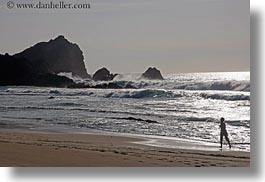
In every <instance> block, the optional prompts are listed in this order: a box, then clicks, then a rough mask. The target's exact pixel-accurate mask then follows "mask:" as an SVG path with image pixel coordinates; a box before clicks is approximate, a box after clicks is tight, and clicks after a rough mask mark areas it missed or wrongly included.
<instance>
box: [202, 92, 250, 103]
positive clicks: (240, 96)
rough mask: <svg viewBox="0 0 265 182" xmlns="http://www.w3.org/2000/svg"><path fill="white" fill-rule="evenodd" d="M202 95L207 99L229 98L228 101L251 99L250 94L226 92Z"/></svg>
mask: <svg viewBox="0 0 265 182" xmlns="http://www.w3.org/2000/svg"><path fill="white" fill-rule="evenodd" d="M200 96H201V97H202V98H205V99H216V100H227V101H240V100H250V96H249V95H243V94H238V95H225V94H209V93H201V94H200Z"/></svg>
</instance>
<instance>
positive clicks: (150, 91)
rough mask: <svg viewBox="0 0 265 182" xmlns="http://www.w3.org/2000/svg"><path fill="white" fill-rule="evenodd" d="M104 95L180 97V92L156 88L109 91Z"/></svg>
mask: <svg viewBox="0 0 265 182" xmlns="http://www.w3.org/2000/svg"><path fill="white" fill-rule="evenodd" d="M105 97H107V98H109V97H112V98H134V99H141V98H176V97H181V94H175V93H174V92H172V91H166V90H157V89H145V90H137V91H127V92H115V91H114V92H111V93H107V94H106V95H105Z"/></svg>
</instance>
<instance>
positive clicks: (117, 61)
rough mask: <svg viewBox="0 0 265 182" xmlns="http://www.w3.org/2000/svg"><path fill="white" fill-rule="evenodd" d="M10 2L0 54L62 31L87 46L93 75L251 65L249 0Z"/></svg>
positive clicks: (1, 12)
mask: <svg viewBox="0 0 265 182" xmlns="http://www.w3.org/2000/svg"><path fill="white" fill-rule="evenodd" d="M8 1H9V0H1V2H0V25H1V27H0V53H1V54H3V53H6V52H8V53H10V54H14V53H17V52H20V51H22V50H24V49H25V48H27V47H29V46H31V45H33V44H35V43H37V42H39V41H48V40H49V39H53V38H55V37H57V36H58V35H60V34H63V35H64V36H65V37H66V38H67V39H68V40H70V41H71V42H75V43H77V44H78V45H79V46H80V48H81V49H82V50H83V52H84V56H85V63H86V67H87V70H88V72H89V73H94V72H95V71H96V70H97V69H98V68H101V67H103V66H104V67H107V68H109V69H110V70H111V71H112V72H120V73H126V72H127V73H128V72H138V73H139V72H143V71H144V70H145V69H146V68H147V67H149V66H156V67H158V68H159V69H160V70H161V71H162V72H163V73H178V72H203V71H248V70H249V56H250V51H249V49H250V43H249V41H250V38H249V34H250V30H249V0H231V1H229V0H97V1H96V0H76V1H72V0H65V1H64V2H67V3H69V2H81V3H84V2H85V3H90V4H91V9H88V10H26V9H24V10H18V9H12V10H9V9H7V8H6V2H8ZM45 1H46V2H50V0H42V2H43V3H44V2H45ZM59 1H60V0H58V1H56V0H54V1H53V2H59ZM14 2H20V3H22V2H29V3H31V2H34V1H33V0H14ZM35 2H38V1H35Z"/></svg>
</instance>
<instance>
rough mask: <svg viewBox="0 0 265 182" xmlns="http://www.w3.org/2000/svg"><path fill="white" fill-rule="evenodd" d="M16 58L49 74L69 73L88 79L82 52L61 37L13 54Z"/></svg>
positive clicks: (75, 45)
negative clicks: (39, 67)
mask: <svg viewBox="0 0 265 182" xmlns="http://www.w3.org/2000/svg"><path fill="white" fill-rule="evenodd" d="M14 57H16V58H25V59H27V60H29V61H30V62H31V63H33V64H34V67H38V66H39V63H41V66H42V67H43V68H42V69H45V72H47V73H51V74H58V73H61V72H71V73H72V74H73V75H74V76H78V77H80V78H89V77H90V76H89V75H88V74H87V71H86V68H85V64H84V56H83V52H82V51H81V49H80V48H79V46H78V45H77V44H74V43H71V42H69V41H68V40H67V39H66V38H65V37H64V36H63V35H59V36H58V37H57V38H55V39H52V40H50V41H48V42H40V43H37V44H36V45H34V46H32V47H30V48H28V49H26V50H24V51H22V52H20V53H18V54H15V55H14Z"/></svg>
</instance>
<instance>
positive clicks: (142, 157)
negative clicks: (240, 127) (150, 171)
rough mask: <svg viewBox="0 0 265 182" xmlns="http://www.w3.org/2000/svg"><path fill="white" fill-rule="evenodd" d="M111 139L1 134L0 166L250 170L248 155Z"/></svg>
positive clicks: (35, 134)
mask: <svg viewBox="0 0 265 182" xmlns="http://www.w3.org/2000/svg"><path fill="white" fill-rule="evenodd" d="M138 141H140V139H136V138H130V137H120V136H110V135H94V134H68V133H50V132H28V131H13V130H2V131H0V166H10V167H23V166H25V167H26V166H28V167H38V166H39V167H250V153H249V152H240V151H200V150H183V149H168V148H159V147H151V146H145V145H140V144H136V143H133V142H138Z"/></svg>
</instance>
